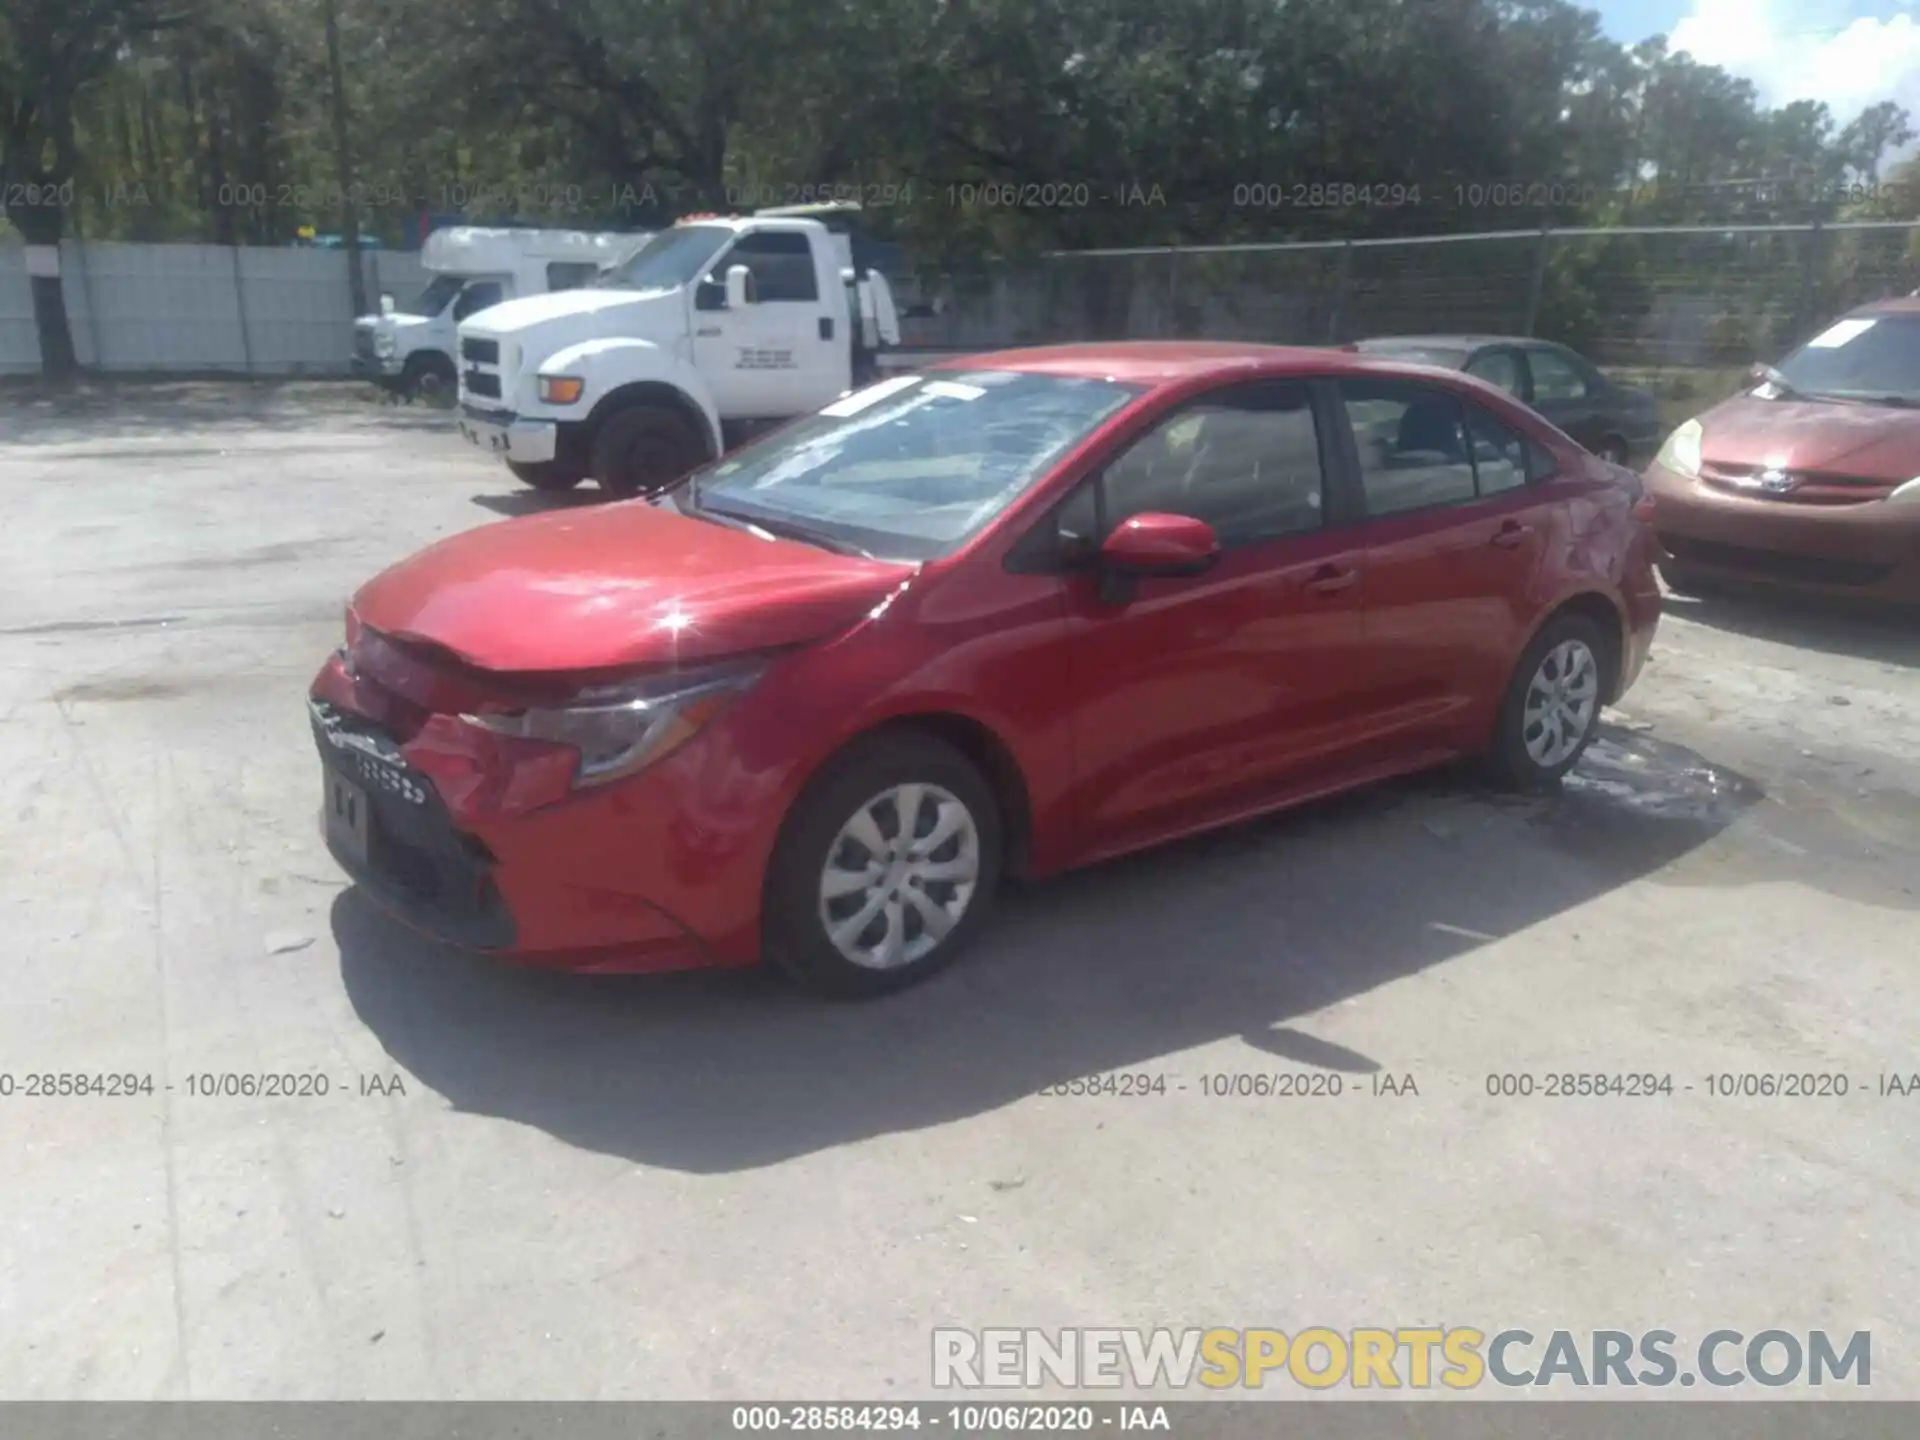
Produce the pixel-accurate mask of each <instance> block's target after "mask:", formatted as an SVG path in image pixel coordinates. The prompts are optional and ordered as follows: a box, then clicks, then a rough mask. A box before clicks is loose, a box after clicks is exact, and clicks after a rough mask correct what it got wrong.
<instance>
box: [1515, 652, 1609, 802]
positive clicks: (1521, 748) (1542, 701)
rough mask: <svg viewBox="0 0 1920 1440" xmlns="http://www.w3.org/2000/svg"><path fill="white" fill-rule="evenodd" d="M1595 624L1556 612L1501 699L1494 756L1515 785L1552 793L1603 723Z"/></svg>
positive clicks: (1602, 666) (1601, 663) (1601, 662)
mask: <svg viewBox="0 0 1920 1440" xmlns="http://www.w3.org/2000/svg"><path fill="white" fill-rule="evenodd" d="M1610 653H1611V651H1610V648H1609V647H1608V645H1607V642H1606V639H1605V637H1604V636H1603V635H1601V633H1600V627H1599V626H1597V625H1595V624H1594V623H1593V621H1591V620H1589V619H1587V618H1586V617H1585V616H1584V615H1560V616H1557V617H1555V618H1554V619H1552V620H1549V621H1548V622H1547V623H1546V624H1545V625H1543V626H1542V627H1541V629H1540V633H1539V634H1538V635H1535V636H1534V637H1533V643H1532V644H1530V645H1528V646H1527V648H1526V651H1525V653H1523V654H1522V655H1521V657H1520V663H1519V664H1518V665H1516V666H1514V669H1513V679H1512V680H1511V681H1510V682H1509V683H1508V685H1507V693H1506V696H1505V698H1504V699H1503V700H1501V702H1500V720H1499V724H1498V726H1497V728H1496V730H1495V733H1494V743H1493V753H1492V755H1491V756H1490V757H1489V758H1490V760H1491V761H1492V765H1493V770H1494V773H1495V775H1496V776H1497V777H1498V778H1499V779H1500V780H1501V781H1502V782H1503V783H1505V784H1506V785H1507V786H1509V787H1510V788H1512V789H1515V790H1519V791H1523V792H1529V793H1535V794H1537V793H1540V792H1542V791H1548V790H1552V789H1553V788H1554V787H1555V786H1556V785H1558V784H1559V783H1560V779H1561V777H1562V776H1564V775H1565V774H1566V773H1567V772H1568V771H1569V770H1571V769H1573V767H1574V766H1575V765H1576V764H1577V763H1578V762H1579V760H1580V756H1581V754H1582V753H1583V752H1584V751H1585V750H1586V748H1587V746H1589V745H1591V744H1592V743H1593V737H1594V735H1595V734H1596V733H1597V732H1598V731H1599V728H1600V710H1601V707H1602V706H1603V705H1604V704H1605V703H1606V683H1607V674H1608V672H1607V657H1608V656H1609V655H1610Z"/></svg>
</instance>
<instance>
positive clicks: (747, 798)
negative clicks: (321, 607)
mask: <svg viewBox="0 0 1920 1440" xmlns="http://www.w3.org/2000/svg"><path fill="white" fill-rule="evenodd" d="M1644 508H1645V507H1644V506H1643V505H1642V504H1641V503H1640V491H1639V484H1638V481H1637V480H1636V479H1635V478H1634V477H1633V476H1632V475H1631V474H1630V473H1629V472H1627V471H1625V470H1622V469H1620V468H1618V467H1616V466H1613V465H1610V464H1608V463H1607V462H1605V461H1603V460H1600V459H1597V458H1595V457H1593V456H1591V455H1588V454H1586V453H1584V452H1583V451H1582V450H1581V449H1580V447H1579V446H1578V445H1576V444H1574V443H1573V442H1572V441H1571V440H1569V439H1568V438H1567V437H1566V436H1565V435H1563V434H1561V433H1560V432H1559V431H1557V430H1554V429H1553V428H1552V427H1551V426H1549V425H1547V424H1546V423H1545V422H1544V421H1542V420H1541V419H1540V418H1539V417H1538V416H1536V415H1534V414H1533V413H1531V412H1530V411H1528V410H1526V409H1525V408H1523V407H1521V406H1520V405H1518V404H1516V403H1514V402H1513V401H1512V400H1510V399H1509V398H1508V397H1507V396H1505V395H1504V394H1502V393H1500V392H1499V391H1496V390H1495V389H1493V388H1492V387H1490V386H1487V385H1484V384H1482V383H1480V382H1478V381H1476V380H1473V379H1471V378H1469V377H1465V376H1462V375H1459V374H1455V373H1448V372H1443V371H1439V370H1431V369H1425V368H1420V367H1414V366H1407V365H1397V364H1393V363H1388V362H1382V361H1378V360H1370V359H1367V358H1365V357H1363V356H1356V355H1347V354H1341V353H1337V352H1330V351H1319V350H1287V349H1276V348H1268V347H1261V346H1251V345H1224V344H1199V343H1192V344H1184V343H1182V344H1176V343H1166V344H1117V345H1088V346H1070V347H1061V348H1056V349H1040V350H1025V351H1010V352H1007V353H1005V354H996V355H982V356H975V357H972V358H970V359H968V360H966V361H956V362H952V363H950V364H948V365H946V366H942V367H936V368H934V369H931V370H929V371H927V372H926V373H925V374H923V375H916V376H903V377H899V378H895V379H891V380H887V381H884V382H882V383H880V384H878V385H874V386H871V387H869V388H867V389H865V390H861V391H857V392H855V393H853V394H852V395H849V396H847V397H846V398H844V399H842V400H839V401H837V402H836V403H834V404H832V405H830V406H828V407H827V408H826V409H825V410H823V411H821V412H820V413H819V414H817V415H814V416H811V417H808V418H806V419H803V420H801V421H798V422H796V423H794V424H793V425H790V426H788V427H787V428H786V429H784V430H782V431H780V432H778V433H776V434H773V435H770V436H768V437H766V438H764V439H762V440H760V441H758V442H757V443H754V444H752V445H749V446H747V447H746V448H744V449H741V450H738V451H736V452H734V453H733V454H731V455H729V456H726V457H725V458H723V459H721V460H719V461H717V462H715V463H713V464H711V465H708V466H707V467H705V468H704V469H702V470H700V471H697V472H695V473H694V474H693V475H692V476H690V477H689V478H688V479H687V480H686V481H684V482H682V483H681V484H680V485H679V486H678V487H676V488H675V489H674V490H672V491H671V492H669V493H668V494H666V495H664V496H661V497H658V498H656V499H654V500H636V501H631V502H627V503H623V504H617V505H611V506H606V507H602V508H597V509H593V510H586V511H582V510H566V511H559V512H555V513H551V514H545V515H539V516H534V517H530V518H526V519H520V520H511V521H506V522H503V523H499V524H494V525H488V526H484V527H482V528H480V529H477V530H473V531H469V532H467V533H465V534H462V535H457V536H454V537H452V538H450V539H448V540H444V541H442V542H440V543H439V544H437V545H434V546H432V547H431V548H429V549H427V550H425V551H423V552H422V553H420V554H419V555H416V556H414V557H413V558H412V559H410V560H407V561H405V562H403V563H401V564H400V565H397V566H395V567H394V568H393V569H391V570H389V571H387V572H386V573H385V574H383V575H381V576H379V577H377V578H376V579H374V580H373V581H372V582H370V583H369V584H368V585H366V586H365V587H364V588H363V589H362V590H361V591H360V592H359V593H358V594H357V595H356V596H354V598H353V601H352V603H351V605H350V607H349V609H348V612H347V636H346V643H345V645H343V646H342V647H341V649H340V650H339V651H338V652H337V653H336V654H335V655H334V656H333V657H332V658H330V659H329V660H328V661H327V663H326V665H325V666H324V667H323V668H322V670H321V671H320V674H319V676H318V678H317V679H316V680H315V682H314V685H313V690H312V696H311V708H312V717H313V724H314V731H315V735H316V738H317V740H318V743H319V749H320V755H321V759H322V762H323V764H324V768H325V785H324V802H325V805H324V823H325V829H326V835H327V841H328V844H329V847H330V848H331V850H332V852H333V854H334V856H335V857H336V858H337V859H338V861H339V862H340V864H341V865H343V866H344V867H345V868H346V869H347V871H348V872H349V873H350V874H351V875H352V876H353V877H354V878H355V879H356V880H357V881H358V882H359V883H360V885H361V886H362V888H363V889H364V890H365V891H366V892H367V893H369V894H370V895H371V896H372V897H373V898H374V899H375V900H376V901H378V902H380V903H381V904H382V905H384V906H385V907H387V908H388V909H390V910H392V911H393V912H395V913H396V914H398V915H399V916H400V917H401V918H403V919H404V920H407V921H409V922H410V923H412V924H414V925H415V926H417V927H419V928H420V929H422V930H425V931H427V932H429V933H431V934H434V935H437V936H439V937H441V938H444V939H446V940H450V941H453V942H455V943H457V944H460V945H463V946H466V947H469V948H473V949H477V950H484V951H491V952H495V953H497V954H501V955H504V956H507V957H510V958H512V959H515V960H518V961H522V962H526V963H532V964H539V965H548V966H554V967H559V968H567V969H574V970H583V971H607V970H627V971H633V970H658V969H668V968H677V967H681V966H688V965H702V964H711V965H746V964H752V963H755V962H757V961H759V960H762V959H765V960H766V961H768V962H770V963H771V964H772V965H774V966H775V967H777V968H778V969H779V970H781V971H782V972H784V973H786V974H788V975H790V976H792V977H793V978H795V979H797V980H799V981H801V982H803V983H805V984H807V985H809V986H811V987H813V988H815V989H817V990H820V991H823V992H826V993H830V994H836V995H857V994H872V993H877V992H881V991H885V990H891V989H895V988H897V987H899V986H901V985H904V984H908V983H911V982H913V981H916V980H919V979H921V978H922V977H924V976H926V975H928V974H930V973H931V972H933V971H934V970H935V969H937V968H938V967H940V966H941V965H943V964H944V963H945V962H946V961H947V960H948V959H950V958H951V956H952V955H953V954H954V952H955V951H956V950H958V949H959V948H960V947H961V946H962V944H963V943H964V942H965V941H966V940H967V939H968V937H969V936H970V935H972V934H973V933H975V932H977V931H978V930H979V929H980V928H981V926H982V925H983V924H985V923H986V921H987V917H988V910H989V908H990V906H991V904H992V901H993V898H994V892H995V889H996V887H997V885H998V884H999V882H1000V880H1001V878H1002V877H1003V876H1005V875H1009V874H1013V875H1019V876H1029V877H1037V876H1044V875H1049V874H1052V873H1055V872H1057V871H1060V870H1063V869H1066V868H1068V867H1071V866H1076V865H1084V864H1087V863H1089V862H1092V861H1097V860H1102V859H1105V858H1107V857H1109V856H1114V855H1119V854H1122V853H1124V852H1127V851H1131V850H1136V849H1140V848H1142V847H1145V846H1150V845H1155V844H1158V843H1160V842H1162V841H1166V840H1170V839H1173V838H1175V837H1177V836H1182V835H1188V834H1192V833H1193V832H1195V831H1200V830H1205V829H1208V828H1210V827H1212V826H1217V825H1225V824H1231V823H1233V822H1235V821H1238V820H1242V819H1245V818H1247V817H1249V816H1253V815H1257V814H1260V813H1262V812H1264V811H1269V810H1273V809H1276V808H1279V807H1282V806H1287V805H1293V804H1297V803H1299V802H1301V801H1304V800H1309V799H1312V798H1314V797H1316V796H1322V795H1326V794H1329V793H1331V792H1334V791H1338V790H1344V789H1347V788H1349V787H1351V786H1356V785H1362V784H1366V783H1368V782H1370V781H1374V780H1379V779H1381V778H1383V777H1386V776H1390V775H1395V774H1399V773H1402V772H1406V771H1411V770H1416V769H1419V768H1422V767H1425V766H1430V765H1434V764H1436V763H1439V762H1443V761H1446V760H1449V759H1453V758H1455V757H1461V756H1476V755H1477V756H1486V757H1488V758H1490V759H1491V761H1492V762H1493V763H1494V766H1495V767H1496V769H1497V770H1498V771H1499V772H1500V773H1501V774H1502V775H1504V776H1505V778H1506V779H1507V780H1509V781H1510V782H1512V783H1514V784H1517V785H1520V786H1527V787H1540V786H1545V785H1550V784H1552V783H1553V782H1555V781H1556V780H1558V778H1559V777H1560V776H1561V775H1563V774H1565V773H1566V771H1567V770H1568V769H1569V768H1570V767H1571V766H1572V765H1573V763H1574V762H1575V760H1576V759H1577V758H1578V757H1579V755H1580V752H1581V749H1582V748H1583V747H1584V746H1585V745H1586V744H1587V743H1588V741H1589V740H1590V739H1591V738H1592V736H1593V733H1594V728H1595V725H1596V723H1597V721H1598V719H1599V714H1600V709H1601V706H1602V705H1603V704H1605V703H1607V702H1609V701H1611V700H1612V699H1613V698H1614V697H1616V696H1618V695H1619V694H1620V693H1621V692H1622V691H1623V690H1625V689H1626V688H1627V686H1629V685H1630V684H1631V683H1632V682H1633V680H1634V678H1635V677H1636V676H1637V674H1638V673H1639V670H1640V668H1641V665H1642V663H1643V662H1644V660H1645V658H1646V655H1647V649H1648V646H1649V644H1650V642H1651V640H1652V637H1653V632H1654V627H1655V624H1656V623H1657V620H1658V617H1659V605H1660V601H1659V589H1658V586H1657V584H1656V582H1655V580H1654V577H1653V569H1652V561H1653V558H1654V551H1653V547H1652V541H1651V536H1650V532H1649V531H1648V529H1647V526H1646V523H1645V518H1644Z"/></svg>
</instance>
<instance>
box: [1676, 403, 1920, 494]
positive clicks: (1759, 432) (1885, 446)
mask: <svg viewBox="0 0 1920 1440" xmlns="http://www.w3.org/2000/svg"><path fill="white" fill-rule="evenodd" d="M1700 429H1701V439H1700V450H1701V457H1702V458H1703V459H1704V460H1706V461H1707V462H1708V463H1709V464H1715V465H1741V466H1746V465H1752V466H1762V467H1765V468H1768V469H1774V470H1803V471H1814V472H1818V473H1823V474H1831V475H1846V476H1851V477H1854V478H1857V479H1861V480H1879V481H1883V482H1897V481H1904V480H1911V479H1912V478H1913V477H1914V476H1916V475H1920V410H1896V409H1894V408H1892V407H1890V406H1884V405H1842V404H1831V403H1821V402H1818V401H1811V400H1804V401H1803V400H1756V399H1754V398H1752V397H1751V396H1748V395H1736V396H1734V398H1733V399H1731V400H1727V401H1724V402H1722V403H1721V404H1719V405H1716V406H1714V408H1713V409H1711V410H1709V411H1707V412H1706V414H1704V415H1702V416H1701V417H1700Z"/></svg>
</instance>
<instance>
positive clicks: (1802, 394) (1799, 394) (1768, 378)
mask: <svg viewBox="0 0 1920 1440" xmlns="http://www.w3.org/2000/svg"><path fill="white" fill-rule="evenodd" d="M1753 368H1754V372H1755V373H1756V374H1758V375H1759V377H1760V378H1761V379H1762V380H1763V381H1765V382H1766V383H1767V384H1769V385H1771V386H1772V387H1773V388H1774V389H1775V390H1778V391H1779V392H1780V398H1781V399H1782V400H1821V399H1825V398H1827V397H1825V396H1820V395H1810V394H1808V393H1807V392H1806V391H1805V390H1802V389H1800V388H1799V387H1798V386H1797V385H1795V384H1794V383H1793V382H1792V381H1791V380H1789V379H1787V377H1786V376H1784V375H1782V374H1781V373H1780V372H1779V371H1778V370H1776V369H1774V368H1773V366H1771V365H1756V366H1754V367H1753Z"/></svg>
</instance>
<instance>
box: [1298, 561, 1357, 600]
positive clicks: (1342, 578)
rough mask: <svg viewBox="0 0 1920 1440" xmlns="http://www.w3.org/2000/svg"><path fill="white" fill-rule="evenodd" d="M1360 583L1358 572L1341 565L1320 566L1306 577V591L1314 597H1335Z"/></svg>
mask: <svg viewBox="0 0 1920 1440" xmlns="http://www.w3.org/2000/svg"><path fill="white" fill-rule="evenodd" d="M1359 583H1360V572H1359V571H1358V570H1352V569H1348V568H1347V567H1345V566H1342V565H1322V566H1321V567H1320V568H1319V569H1318V570H1316V571H1314V572H1313V573H1312V574H1311V575H1309V576H1308V577H1307V581H1306V585H1307V589H1309V590H1311V591H1313V593H1314V594H1316V595H1335V594H1338V593H1339V592H1340V591H1342V590H1351V589H1352V588H1353V587H1354V586H1355V585H1357V584H1359Z"/></svg>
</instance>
